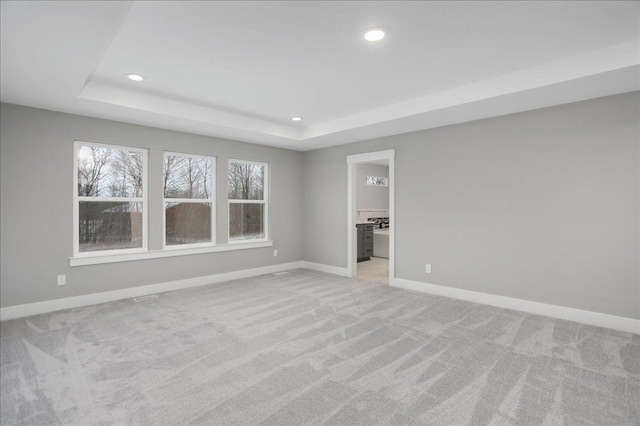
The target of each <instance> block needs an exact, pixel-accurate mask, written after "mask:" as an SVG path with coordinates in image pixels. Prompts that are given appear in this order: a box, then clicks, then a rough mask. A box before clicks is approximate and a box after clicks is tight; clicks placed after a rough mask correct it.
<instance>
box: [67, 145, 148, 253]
mask: <svg viewBox="0 0 640 426" xmlns="http://www.w3.org/2000/svg"><path fill="white" fill-rule="evenodd" d="M74 181H75V182H74V187H75V190H74V196H73V198H74V207H73V216H74V255H75V256H78V255H82V254H91V253H92V252H101V254H102V253H104V252H105V251H109V254H116V253H127V252H135V251H144V250H146V249H147V212H146V209H147V189H146V188H147V150H146V149H140V148H128V147H122V146H114V145H104V144H95V143H88V142H79V141H77V142H76V143H75V146H74Z"/></svg>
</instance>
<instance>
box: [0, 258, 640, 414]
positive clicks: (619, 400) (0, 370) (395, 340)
mask: <svg viewBox="0 0 640 426" xmlns="http://www.w3.org/2000/svg"><path fill="white" fill-rule="evenodd" d="M0 337H1V338H0V361H1V362H0V391H1V400H0V402H1V417H0V423H1V424H2V425H3V426H10V425H54V424H73V425H108V424H118V425H125V424H127V425H186V424H195V425H218V424H219V425H252V424H261V425H298V424H310V425H319V424H330V425H376V424H389V425H405V424H406V425H409V424H431V425H465V424H473V425H484V424H495V425H539V424H545V425H555V424H567V425H638V424H640V407H639V405H640V336H637V335H631V334H628V333H621V332H616V331H612V330H606V329H601V328H597V327H591V326H585V325H580V324H576V323H571V322H567V321H561V320H555V319H552V318H545V317H540V316H534V315H528V314H524V313H521V312H514V311H508V310H504V309H497V308H492V307H487V306H483V305H477V304H473V303H467V302H462V301H457V300H452V299H446V298H442V297H435V296H429V295H426V294H421V293H415V292H411V291H407V290H401V289H395V288H390V287H389V286H387V285H384V284H380V283H376V282H373V281H369V280H362V279H346V278H340V277H336V276H332V275H327V274H322V273H317V272H312V271H308V270H297V271H292V272H291V273H289V274H285V275H266V276H261V277H255V278H250V279H243V280H238V281H232V282H228V283H223V284H218V285H213V286H207V287H199V288H194V289H189V290H182V291H176V292H171V293H165V294H161V295H159V296H158V298H156V299H149V300H146V301H144V302H138V303H136V302H133V301H131V300H123V301H119V302H113V303H106V304H102V305H95V306H89V307H85V308H79V309H73V310H67V311H61V312H57V313H53V314H47V315H38V316H34V317H30V318H25V319H19V320H11V321H5V322H2V323H0Z"/></svg>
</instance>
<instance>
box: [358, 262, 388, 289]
mask: <svg viewBox="0 0 640 426" xmlns="http://www.w3.org/2000/svg"><path fill="white" fill-rule="evenodd" d="M357 276H358V278H361V279H365V280H370V281H375V282H378V283H385V284H388V283H389V259H384V258H382V257H372V258H371V259H370V260H365V261H362V262H358V273H357Z"/></svg>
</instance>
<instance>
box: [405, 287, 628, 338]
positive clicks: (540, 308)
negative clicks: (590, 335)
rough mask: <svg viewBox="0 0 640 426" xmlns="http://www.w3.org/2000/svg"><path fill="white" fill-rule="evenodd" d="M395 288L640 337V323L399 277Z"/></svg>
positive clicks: (607, 315)
mask: <svg viewBox="0 0 640 426" xmlns="http://www.w3.org/2000/svg"><path fill="white" fill-rule="evenodd" d="M392 287H399V288H404V289H407V290H414V291H419V292H422V293H429V294H434V295H437V296H444V297H450V298H453V299H460V300H466V301H468V302H475V303H481V304H483V305H490V306H496V307H498V308H505V309H513V310H515V311H522V312H527V313H530V314H536V315H542V316H547V317H552V318H559V319H563V320H568V321H575V322H579V323H583V324H588V325H595V326H597V327H605V328H611V329H614V330H619V331H625V332H627V333H633V334H640V320H636V319H633V318H625V317H619V316H615V315H609V314H602V313H599V312H593V311H583V310H581V309H575V308H569V307H566V306H558V305H549V304H546V303H540V302H532V301H530V300H524V299H515V298H512V297H505V296H498V295H495V294H488V293H480V292H477V291H470V290H463V289H460V288H454V287H445V286H442V285H436V284H428V283H423V282H419V281H411V280H405V279H402V278H396V279H395V280H394V283H393V284H392Z"/></svg>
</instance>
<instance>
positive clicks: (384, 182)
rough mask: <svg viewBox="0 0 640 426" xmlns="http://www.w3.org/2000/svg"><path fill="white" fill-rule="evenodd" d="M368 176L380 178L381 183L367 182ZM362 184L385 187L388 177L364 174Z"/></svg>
mask: <svg viewBox="0 0 640 426" xmlns="http://www.w3.org/2000/svg"><path fill="white" fill-rule="evenodd" d="M369 178H371V179H372V180H373V179H381V180H382V182H383V184H382V185H379V184H377V183H369ZM364 184H365V185H368V186H378V187H381V188H385V187H389V178H388V177H384V176H371V175H366V176H365V177H364Z"/></svg>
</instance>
